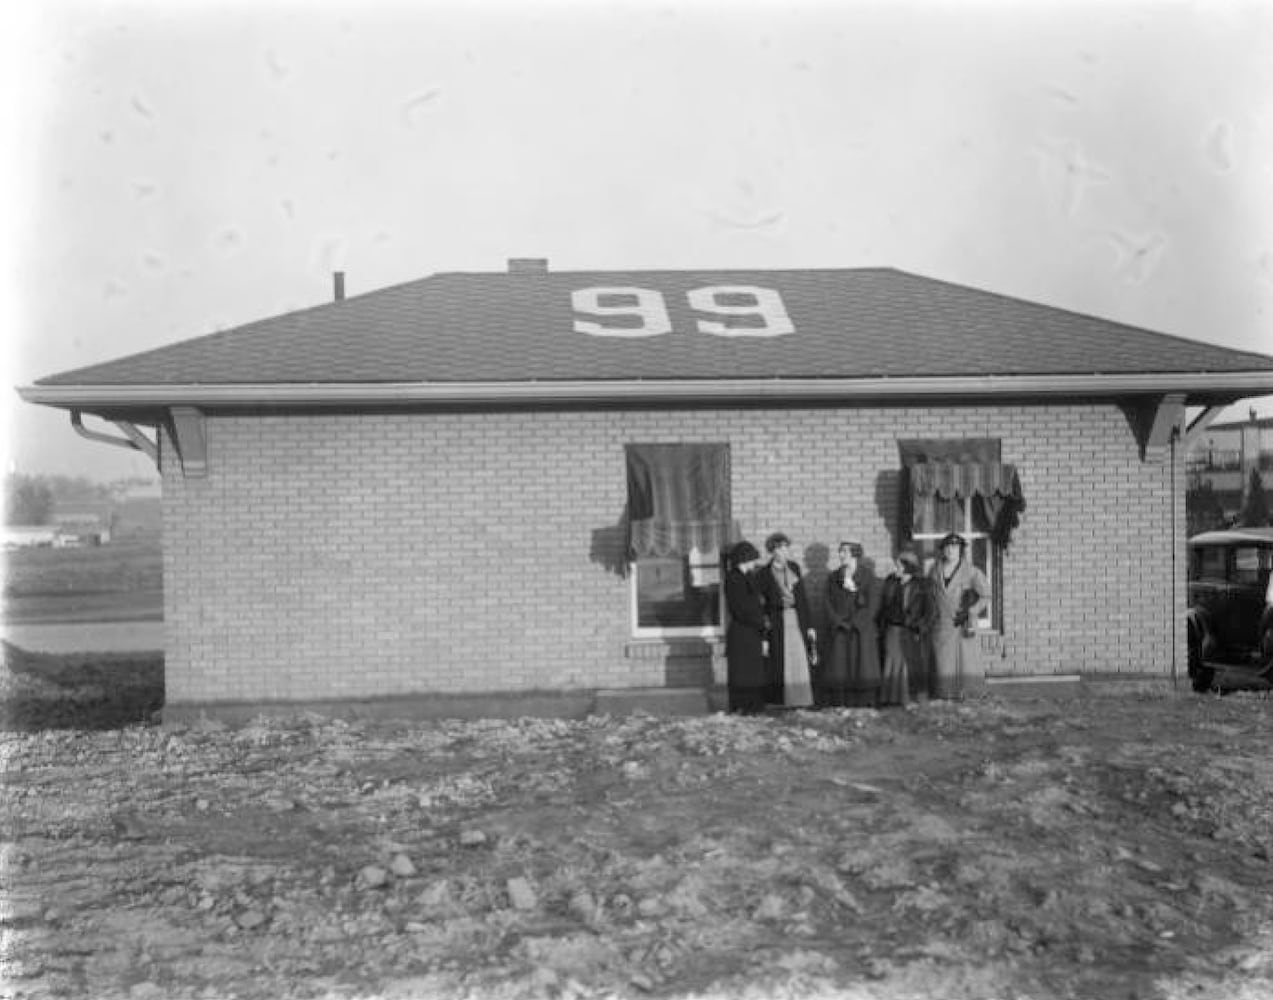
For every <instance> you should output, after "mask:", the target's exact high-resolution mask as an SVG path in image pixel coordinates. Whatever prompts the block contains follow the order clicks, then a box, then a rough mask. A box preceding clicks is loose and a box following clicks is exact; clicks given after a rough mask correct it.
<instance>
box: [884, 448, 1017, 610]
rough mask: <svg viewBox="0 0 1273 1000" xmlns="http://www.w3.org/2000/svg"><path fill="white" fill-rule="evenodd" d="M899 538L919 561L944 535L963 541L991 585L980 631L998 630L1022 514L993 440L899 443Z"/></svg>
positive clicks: (1011, 475)
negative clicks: (1006, 567)
mask: <svg viewBox="0 0 1273 1000" xmlns="http://www.w3.org/2000/svg"><path fill="white" fill-rule="evenodd" d="M898 445H899V450H900V452H901V458H902V467H903V469H904V470H905V474H904V475H903V477H902V479H903V496H902V505H901V506H902V512H903V513H902V526H901V527H902V530H901V535H902V537H903V538H907V539H909V540H910V541H911V543H912V544H913V545H914V547H915V549H916V550H917V552H918V554H919V556H920V558H921V559H924V560H929V559H934V558H936V557H937V554H938V553H937V543H938V542H939V541H940V540H941V538H942V536H943V535H946V534H948V533H949V532H952V531H953V532H956V533H958V534H960V535H962V536H963V537H964V538H965V539H966V540H967V542H968V556H969V558H970V559H971V561H972V563H973V565H974V566H976V567H977V568H978V569H980V570H981V571H982V572H983V573H984V574H985V576H986V579H987V581H988V582H989V583H990V588H991V593H990V594H989V595H988V596H989V598H990V600H989V602H988V604H987V607H986V610H985V611H983V612H982V614H981V617H980V621H979V625H980V626H981V627H982V628H1002V627H1003V553H1004V550H1005V549H1006V548H1007V546H1008V544H1009V542H1010V541H1011V536H1012V532H1013V530H1015V528H1016V527H1017V525H1018V523H1019V522H1020V515H1021V512H1022V511H1023V510H1025V498H1024V497H1023V496H1022V493H1021V483H1020V480H1019V479H1018V477H1017V472H1016V469H1015V467H1013V466H1011V465H1004V464H1003V463H1001V462H1000V460H999V457H1000V455H999V452H1000V448H999V441H998V439H996V438H964V439H954V440H944V439H939V440H915V441H900V442H899V443H898Z"/></svg>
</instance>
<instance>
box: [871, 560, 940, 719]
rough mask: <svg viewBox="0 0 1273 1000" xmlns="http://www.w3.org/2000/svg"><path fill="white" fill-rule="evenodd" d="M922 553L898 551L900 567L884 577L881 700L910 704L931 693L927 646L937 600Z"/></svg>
mask: <svg viewBox="0 0 1273 1000" xmlns="http://www.w3.org/2000/svg"><path fill="white" fill-rule="evenodd" d="M928 590H929V588H928V581H927V580H925V579H924V578H923V576H922V575H921V573H920V565H919V557H918V556H917V555H915V553H914V552H912V551H910V550H909V549H907V550H905V551H903V552H901V553H899V554H898V557H897V568H896V571H895V572H894V573H892V574H890V575H889V578H888V579H887V580H885V581H884V587H883V597H882V598H881V600H880V625H881V627H882V628H883V630H884V678H883V682H882V684H881V690H880V702H881V704H884V705H910V704H913V703H915V702H916V701H920V700H925V699H927V697H928V669H927V662H926V661H927V659H928V657H927V649H926V646H927V644H928V633H929V632H930V631H931V629H932V617H933V603H932V600H931V598H930V597H929V593H928Z"/></svg>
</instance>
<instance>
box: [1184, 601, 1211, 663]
mask: <svg viewBox="0 0 1273 1000" xmlns="http://www.w3.org/2000/svg"><path fill="white" fill-rule="evenodd" d="M1185 626H1186V628H1187V629H1188V636H1189V641H1190V642H1196V643H1197V644H1198V650H1199V652H1200V653H1201V655H1202V659H1204V660H1205V659H1207V657H1208V656H1210V655H1211V654H1212V653H1213V652H1214V651H1215V648H1216V637H1215V628H1214V627H1213V625H1212V622H1211V615H1209V614H1208V613H1207V612H1206V610H1205V609H1203V608H1190V609H1189V610H1188V611H1187V612H1186V613H1185Z"/></svg>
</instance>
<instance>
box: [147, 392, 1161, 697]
mask: <svg viewBox="0 0 1273 1000" xmlns="http://www.w3.org/2000/svg"><path fill="white" fill-rule="evenodd" d="M207 437H208V452H207V457H208V474H207V477H206V478H202V479H194V478H191V479H186V478H184V477H183V476H182V474H181V471H180V463H179V462H178V461H177V460H176V458H175V455H174V454H173V451H172V448H171V444H170V442H168V441H165V442H164V454H165V461H164V549H165V557H164V559H165V561H164V570H165V621H166V630H167V645H168V650H167V693H168V701H169V704H170V705H175V704H181V703H200V702H212V701H227V700H252V701H255V700H275V699H282V700H305V699H331V698H343V697H351V696H357V697H369V696H371V697H374V696H392V695H399V694H412V693H422V692H440V693H442V692H453V693H460V692H483V691H529V690H556V689H587V688H597V687H603V688H604V687H640V686H651V685H661V684H663V683H665V680H666V671H665V663H664V660H663V658H661V657H658V656H654V657H651V656H643V655H639V654H637V655H634V653H633V650H632V649H631V647H630V643H631V639H630V622H629V615H630V611H629V607H630V593H629V584H628V582H627V581H626V580H625V579H623V578H621V577H620V576H619V575H617V573H615V572H614V571H613V569H609V568H607V565H606V564H607V563H611V564H613V562H614V561H615V559H616V558H617V556H618V555H619V552H618V550H617V546H618V545H620V544H621V542H620V540H621V538H622V532H621V531H620V530H619V524H620V517H621V515H622V512H623V508H624V502H625V499H626V496H625V489H626V478H625V470H624V456H623V445H624V444H625V443H630V442H656V441H664V442H676V441H684V442H710V441H719V442H728V443H729V445H730V448H731V456H732V467H733V473H732V492H733V506H734V515H735V518H736V520H738V521H739V522H740V524H741V526H742V528H743V530H744V532H745V534H746V535H747V536H748V537H750V538H752V539H753V540H754V541H756V543H757V544H758V545H759V543H760V542H761V541H762V540H763V538H764V536H765V535H766V534H768V533H769V532H770V531H774V530H779V529H781V530H783V531H786V532H787V533H788V534H790V535H791V536H792V537H793V539H794V540H795V542H796V547H797V550H803V548H804V547H805V546H807V545H809V544H810V543H818V542H821V543H825V544H826V545H828V546H829V547H831V548H832V549H834V546H835V543H836V542H837V540H838V539H840V538H841V537H843V536H844V535H846V534H853V535H855V536H857V537H859V538H861V539H862V540H863V542H864V544H865V547H866V551H867V555H868V556H874V557H875V558H880V557H888V556H890V555H891V554H892V552H893V550H894V548H895V540H894V533H895V531H896V522H897V484H898V473H897V469H898V453H897V439H898V438H905V437H999V438H1001V439H1002V441H1003V458H1004V461H1008V462H1014V463H1015V464H1016V465H1017V467H1018V469H1019V470H1020V475H1021V481H1022V485H1023V488H1024V490H1025V493H1026V498H1027V503H1028V508H1027V511H1026V513H1025V515H1024V517H1023V520H1022V525H1021V528H1020V530H1019V531H1018V532H1017V536H1016V540H1015V542H1014V544H1013V546H1012V548H1011V549H1010V550H1009V553H1008V555H1007V557H1006V559H1005V562H1004V574H1003V584H1004V626H1005V627H1004V633H1003V636H1002V639H1001V641H995V642H993V643H992V644H991V645H992V647H993V649H994V656H995V659H994V660H993V661H992V662H990V663H989V668H990V669H992V670H996V671H999V672H1016V673H1039V674H1049V673H1058V672H1059V673H1064V672H1069V671H1080V670H1081V671H1155V672H1161V673H1167V672H1168V671H1169V670H1170V669H1171V662H1172V654H1173V642H1174V643H1175V644H1176V650H1175V655H1176V657H1177V661H1178V663H1179V665H1180V667H1181V669H1183V662H1184V653H1183V650H1184V645H1183V636H1182V635H1180V634H1176V633H1177V632H1178V631H1179V629H1178V628H1177V626H1176V625H1175V623H1176V622H1178V621H1180V618H1181V615H1180V613H1179V612H1182V611H1183V602H1184V587H1183V582H1182V578H1183V562H1182V561H1181V560H1182V558H1183V547H1182V545H1181V544H1180V542H1179V541H1178V539H1179V538H1180V537H1181V536H1182V534H1183V532H1182V531H1180V530H1177V531H1176V532H1175V533H1173V531H1172V513H1171V506H1172V505H1171V498H1172V494H1173V484H1172V482H1171V465H1170V463H1163V464H1144V463H1142V462H1141V460H1140V457H1139V453H1138V449H1137V445H1136V442H1135V439H1134V437H1133V435H1132V433H1131V430H1130V428H1129V425H1128V423H1127V421H1126V419H1125V418H1124V416H1123V414H1122V413H1121V411H1119V410H1118V409H1117V408H1116V407H1113V406H1049V407H1026V406H1022V407H999V408H995V407H973V408H947V409H928V408H912V409H852V410H834V409H792V410H759V409H758V410H743V411H730V410H703V411H685V412H660V411H610V412H598V413H589V412H563V413H556V412H539V413H506V414H405V413H403V414H379V415H365V416H354V415H333V414H327V415H314V416H255V417H253V416H235V417H211V418H209V419H208V421H207ZM1182 465H1183V463H1181V462H1177V463H1176V483H1175V493H1176V496H1177V507H1176V518H1177V520H1178V521H1179V519H1182V518H1183V513H1184V511H1183V485H1182V484H1183V474H1182V471H1181V467H1182ZM1177 528H1179V524H1178V525H1177ZM1173 543H1174V544H1175V547H1176V548H1175V559H1176V563H1175V565H1174V567H1173ZM1173 573H1175V574H1176V579H1177V582H1176V584H1175V585H1174V586H1173V584H1172V581H1173ZM1173 607H1174V611H1173Z"/></svg>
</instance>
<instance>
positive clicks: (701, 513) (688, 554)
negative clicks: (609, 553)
mask: <svg viewBox="0 0 1273 1000" xmlns="http://www.w3.org/2000/svg"><path fill="white" fill-rule="evenodd" d="M625 451H626V459H627V473H628V511H627V526H628V559H629V577H630V580H631V596H632V631H633V635H635V636H637V637H651V638H653V637H660V636H667V637H673V636H704V635H718V634H720V632H721V629H722V623H723V621H724V614H723V610H722V595H721V561H722V553H723V550H724V549H725V548H726V547H727V546H728V545H729V544H730V542H731V541H732V540H733V537H734V527H733V521H732V520H731V516H730V491H729V446H728V445H725V444H633V445H628V446H627V448H626V449H625Z"/></svg>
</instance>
